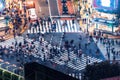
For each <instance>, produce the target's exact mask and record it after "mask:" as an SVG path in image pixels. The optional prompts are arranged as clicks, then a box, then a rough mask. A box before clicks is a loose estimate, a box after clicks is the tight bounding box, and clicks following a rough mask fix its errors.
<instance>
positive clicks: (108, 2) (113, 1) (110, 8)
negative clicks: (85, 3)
mask: <svg viewBox="0 0 120 80" xmlns="http://www.w3.org/2000/svg"><path fill="white" fill-rule="evenodd" d="M118 6H119V2H118V0H93V7H94V8H96V9H97V10H98V11H102V12H108V13H109V12H113V13H116V12H117V10H118Z"/></svg>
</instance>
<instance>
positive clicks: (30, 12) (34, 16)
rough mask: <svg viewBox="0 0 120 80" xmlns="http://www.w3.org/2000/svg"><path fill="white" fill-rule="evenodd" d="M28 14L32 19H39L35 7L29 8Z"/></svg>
mask: <svg viewBox="0 0 120 80" xmlns="http://www.w3.org/2000/svg"><path fill="white" fill-rule="evenodd" d="M28 16H29V17H30V19H31V20H37V14H36V11H35V8H31V9H28Z"/></svg>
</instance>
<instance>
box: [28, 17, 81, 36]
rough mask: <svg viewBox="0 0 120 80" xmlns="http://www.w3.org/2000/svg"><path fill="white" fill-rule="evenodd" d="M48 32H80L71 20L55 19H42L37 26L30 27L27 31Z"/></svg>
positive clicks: (31, 32)
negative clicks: (51, 20)
mask: <svg viewBox="0 0 120 80" xmlns="http://www.w3.org/2000/svg"><path fill="white" fill-rule="evenodd" d="M46 32H47V33H49V32H80V27H79V25H78V24H77V21H75V23H73V22H72V20H60V19H57V20H55V23H54V24H53V23H50V22H48V21H43V23H42V24H41V23H40V24H39V26H37V27H34V26H32V27H30V28H29V29H28V31H27V33H28V34H33V33H46Z"/></svg>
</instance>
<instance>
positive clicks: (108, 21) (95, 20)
mask: <svg viewBox="0 0 120 80" xmlns="http://www.w3.org/2000/svg"><path fill="white" fill-rule="evenodd" d="M93 21H94V22H99V23H103V24H111V25H117V24H118V22H117V21H116V20H106V19H101V18H95V19H93Z"/></svg>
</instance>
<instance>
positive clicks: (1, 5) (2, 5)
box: [0, 0, 5, 11]
mask: <svg viewBox="0 0 120 80" xmlns="http://www.w3.org/2000/svg"><path fill="white" fill-rule="evenodd" d="M4 8H5V1H4V0H0V11H2V10H3V9H4Z"/></svg>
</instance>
